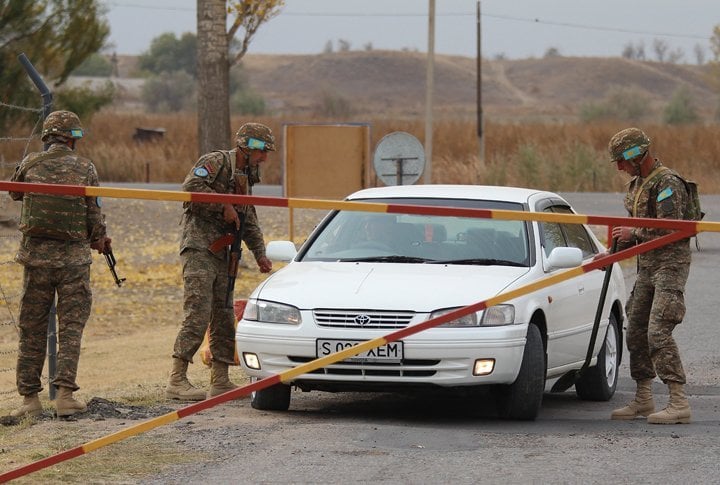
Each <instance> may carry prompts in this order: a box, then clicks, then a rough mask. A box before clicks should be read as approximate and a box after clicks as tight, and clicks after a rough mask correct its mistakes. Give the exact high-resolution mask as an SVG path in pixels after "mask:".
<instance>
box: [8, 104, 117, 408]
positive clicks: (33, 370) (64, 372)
mask: <svg viewBox="0 0 720 485" xmlns="http://www.w3.org/2000/svg"><path fill="white" fill-rule="evenodd" d="M82 136H83V130H82V126H81V125H80V120H79V119H78V117H77V115H75V113H71V112H69V111H54V112H52V113H50V114H49V115H48V117H47V118H46V119H45V122H44V123H43V131H42V141H43V142H44V143H45V144H46V146H47V150H46V151H44V152H39V153H31V154H29V155H28V156H27V157H25V158H24V159H23V160H22V162H20V165H18V167H17V169H16V170H15V173H14V174H13V176H12V181H14V182H31V183H44V184H67V185H86V186H97V185H98V176H97V171H96V170H95V166H94V165H93V163H92V161H90V160H89V159H87V158H83V157H80V156H78V155H76V154H75V152H74V150H75V144H76V142H77V140H78V139H79V138H81V137H82ZM10 196H11V197H12V198H13V199H14V200H22V203H23V205H22V211H21V216H20V227H19V228H20V231H22V233H23V238H22V241H21V243H20V249H19V250H18V253H17V256H16V258H15V259H16V261H17V262H19V263H20V264H22V265H23V266H24V271H23V289H22V296H21V298H20V316H19V318H18V320H19V323H18V327H19V328H18V333H19V339H20V341H19V351H18V362H17V388H18V392H19V393H20V395H21V396H23V404H22V406H20V408H18V409H16V410H15V411H13V412H12V415H13V416H17V417H23V416H37V415H39V414H40V413H41V412H42V406H41V404H40V400H39V399H38V392H40V391H41V390H42V388H43V387H42V383H41V381H40V376H41V373H42V369H43V362H44V360H45V351H46V348H47V331H48V317H49V314H50V309H51V307H52V305H53V302H54V300H55V294H56V293H57V320H58V332H57V334H58V340H59V346H58V354H57V375H56V376H55V378H54V379H53V380H52V382H51V384H52V385H54V386H55V387H56V388H57V390H58V394H57V399H56V401H55V405H56V409H57V415H58V416H69V415H72V414H74V413H77V412H82V411H85V410H86V406H85V404H84V403H82V402H81V401H78V400H77V399H75V398H73V395H72V394H73V392H74V391H76V390H78V389H79V387H78V385H77V383H76V382H75V378H76V375H77V367H78V360H79V357H80V341H81V339H82V334H83V329H84V328H85V324H86V322H87V320H88V317H89V316H90V307H91V305H92V293H91V291H90V263H91V262H92V258H91V249H95V250H97V251H98V252H99V253H105V252H108V251H110V249H111V246H110V242H111V240H110V238H109V237H107V235H106V228H105V222H104V216H103V214H102V213H101V210H100V203H99V201H98V199H97V198H96V197H82V196H71V195H46V194H37V193H29V192H28V193H23V192H10Z"/></svg>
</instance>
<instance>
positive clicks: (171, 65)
mask: <svg viewBox="0 0 720 485" xmlns="http://www.w3.org/2000/svg"><path fill="white" fill-rule="evenodd" d="M138 67H139V68H140V69H142V70H143V71H148V72H151V73H153V74H162V73H164V72H176V71H184V72H186V73H188V74H190V75H191V76H192V77H194V78H195V77H197V36H196V35H195V34H193V33H191V32H185V33H184V34H182V36H180V38H179V39H178V38H177V37H176V36H175V34H174V33H172V32H166V33H164V34H161V35H159V36H157V37H155V38H154V39H153V40H152V42H151V43H150V50H148V51H147V52H144V53H143V54H142V55H141V56H140V58H139V59H138Z"/></svg>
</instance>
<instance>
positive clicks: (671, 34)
mask: <svg viewBox="0 0 720 485" xmlns="http://www.w3.org/2000/svg"><path fill="white" fill-rule="evenodd" d="M108 5H109V6H115V7H127V8H141V9H146V10H170V11H188V12H195V11H196V9H195V7H159V6H152V5H142V4H137V3H121V2H117V1H115V2H108ZM280 15H283V16H286V17H351V18H358V17H390V18H394V17H423V18H425V17H427V15H428V14H427V12H423V13H413V12H408V13H389V12H382V13H377V12H292V11H283V12H281V13H280ZM435 16H436V17H472V18H475V16H476V13H475V12H439V13H436V14H435ZM481 17H487V18H492V19H499V20H510V21H514V22H526V23H533V24H538V25H551V26H555V27H566V28H572V29H581V30H597V31H600V32H618V33H624V34H640V35H654V36H658V37H677V38H686V39H697V40H708V39H710V37H711V36H710V35H697V34H686V33H679V32H659V31H652V30H632V29H623V28H618V27H605V26H601V25H588V24H576V23H572V22H559V21H554V20H542V19H540V18H530V17H514V16H510V15H497V14H488V13H483V14H481Z"/></svg>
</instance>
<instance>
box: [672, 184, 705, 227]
mask: <svg viewBox="0 0 720 485" xmlns="http://www.w3.org/2000/svg"><path fill="white" fill-rule="evenodd" d="M678 177H679V178H680V180H682V181H683V182H685V188H686V189H687V193H688V205H687V207H686V208H685V219H686V220H688V221H701V220H702V219H703V217H705V212H703V210H702V208H701V207H700V194H699V193H698V186H697V183H696V182H694V181H693V180H685V179H684V178H682V177H680V176H679V175H678Z"/></svg>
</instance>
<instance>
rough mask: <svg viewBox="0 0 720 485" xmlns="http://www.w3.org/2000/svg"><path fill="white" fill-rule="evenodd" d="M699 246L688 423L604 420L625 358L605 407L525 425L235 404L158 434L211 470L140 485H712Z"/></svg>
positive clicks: (662, 397)
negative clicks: (175, 440) (185, 447)
mask: <svg viewBox="0 0 720 485" xmlns="http://www.w3.org/2000/svg"><path fill="white" fill-rule="evenodd" d="M268 195H271V194H268ZM563 195H565V196H566V197H567V198H568V200H569V201H570V202H571V204H573V205H574V206H575V208H576V209H577V210H578V212H581V213H586V214H594V215H618V216H621V215H623V212H622V205H621V202H622V195H621V194H563ZM702 201H703V208H704V209H705V211H706V212H707V216H706V220H709V221H714V220H720V217H717V216H716V215H720V196H708V197H703V198H702ZM699 243H700V249H701V250H700V251H696V250H694V251H693V263H692V268H691V273H690V279H689V281H688V285H687V294H686V300H687V307H688V311H687V315H686V317H685V321H684V322H683V324H681V325H680V326H679V327H678V328H677V329H676V331H675V336H676V339H677V341H678V344H679V347H680V350H681V353H682V357H683V362H684V365H685V370H686V373H687V375H688V386H687V390H688V392H689V398H690V402H691V406H692V411H693V422H692V423H691V424H689V425H675V426H662V425H649V424H647V423H646V422H645V421H644V420H635V421H630V422H627V421H611V420H610V419H609V415H610V412H611V410H612V409H614V408H616V407H619V406H621V405H624V404H625V402H626V401H628V400H629V399H631V397H632V395H633V392H634V383H633V382H632V380H630V378H629V370H628V366H627V357H626V358H625V361H624V363H623V365H622V367H621V369H620V381H619V385H618V392H617V393H616V395H615V397H614V398H613V399H612V400H611V401H609V402H584V401H579V400H578V399H577V398H576V397H575V394H574V392H573V391H572V390H571V391H567V392H565V393H562V394H546V395H545V397H544V401H543V407H542V410H541V412H540V415H539V417H538V419H537V420H536V421H534V422H514V421H504V420H499V419H497V418H496V417H495V416H494V413H493V410H492V406H491V405H490V403H491V400H489V399H484V398H482V397H475V398H472V399H471V398H468V397H467V396H453V395H448V394H446V393H433V394H430V395H428V394H424V395H399V394H354V393H353V394H326V393H317V392H313V393H301V392H299V391H295V392H294V393H293V398H292V403H291V408H290V410H289V411H288V412H274V413H270V412H261V411H256V410H253V409H252V408H251V407H250V405H249V402H248V401H247V400H243V401H239V402H235V403H231V404H227V405H225V406H221V407H219V408H216V409H212V410H209V411H206V412H203V413H201V414H198V415H196V416H193V417H192V418H191V419H186V420H183V421H180V422H178V423H175V424H173V425H171V426H167V427H164V429H163V430H162V431H161V432H162V433H168V434H169V435H176V436H182V440H183V443H187V444H189V445H190V446H191V447H192V448H194V449H196V450H202V451H205V452H207V453H208V455H210V456H213V457H214V458H213V460H212V461H211V462H204V463H197V464H192V465H182V466H178V467H175V468H173V469H170V470H166V471H165V472H163V473H162V474H159V475H157V476H155V477H152V478H150V479H147V478H146V479H143V483H191V482H195V481H203V482H205V483H249V482H256V483H368V482H373V483H408V484H410V483H412V484H416V483H441V482H442V483H453V484H464V483H468V484H469V483H481V482H482V483H503V484H505V483H608V482H610V483H663V484H672V483H720V478H718V477H719V475H720V350H719V347H720V345H719V344H720V335H719V331H718V321H717V306H716V302H717V301H718V288H719V287H720V275H718V273H717V268H718V259H719V258H720V235H718V234H716V233H706V234H702V235H700V237H699ZM629 273H632V270H629V271H626V280H627V284H628V291H630V289H631V288H632V281H633V279H634V276H633V275H632V274H629ZM626 355H627V354H626ZM654 390H655V393H656V404H657V405H658V407H663V406H664V405H665V402H666V400H667V391H666V389H665V387H664V386H663V385H662V383H660V382H659V381H657V380H656V382H655V384H654Z"/></svg>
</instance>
